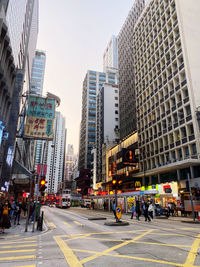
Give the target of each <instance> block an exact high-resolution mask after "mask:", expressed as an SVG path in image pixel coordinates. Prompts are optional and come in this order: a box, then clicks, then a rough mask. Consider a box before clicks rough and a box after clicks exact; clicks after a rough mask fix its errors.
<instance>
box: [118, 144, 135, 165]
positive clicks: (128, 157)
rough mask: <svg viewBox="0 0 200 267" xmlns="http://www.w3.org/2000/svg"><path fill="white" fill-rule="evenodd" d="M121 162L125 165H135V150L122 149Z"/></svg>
mask: <svg viewBox="0 0 200 267" xmlns="http://www.w3.org/2000/svg"><path fill="white" fill-rule="evenodd" d="M122 162H123V164H125V165H127V166H128V165H129V166H131V165H136V163H137V162H138V156H137V155H136V154H135V149H128V148H122Z"/></svg>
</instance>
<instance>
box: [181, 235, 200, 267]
mask: <svg viewBox="0 0 200 267" xmlns="http://www.w3.org/2000/svg"><path fill="white" fill-rule="evenodd" d="M199 238H200V234H199V235H198V236H197V238H196V239H195V240H194V242H193V244H192V247H191V250H190V252H189V253H188V256H187V259H186V262H185V264H184V266H185V267H190V266H193V264H194V262H195V259H196V256H197V253H198V250H199V244H200V239H199Z"/></svg>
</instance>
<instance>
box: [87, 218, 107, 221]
mask: <svg viewBox="0 0 200 267" xmlns="http://www.w3.org/2000/svg"><path fill="white" fill-rule="evenodd" d="M88 220H89V221H95V220H96V221H97V220H107V218H106V217H92V218H88Z"/></svg>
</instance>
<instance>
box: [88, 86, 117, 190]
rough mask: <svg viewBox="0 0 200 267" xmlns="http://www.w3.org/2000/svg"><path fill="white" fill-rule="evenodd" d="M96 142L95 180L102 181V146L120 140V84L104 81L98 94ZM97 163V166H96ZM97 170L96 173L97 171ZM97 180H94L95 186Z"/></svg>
mask: <svg viewBox="0 0 200 267" xmlns="http://www.w3.org/2000/svg"><path fill="white" fill-rule="evenodd" d="M96 120H97V125H96V142H95V150H96V152H95V153H94V157H95V156H96V159H94V162H93V181H94V180H95V179H94V178H95V177H96V182H97V183H99V182H102V178H103V177H102V146H103V144H113V145H114V144H116V143H117V142H118V141H119V90H118V85H116V84H109V83H104V85H103V87H102V88H101V89H100V92H99V94H98V96H97V119H96ZM95 165H96V166H95ZM95 170H96V173H95ZM94 184H95V182H93V186H94Z"/></svg>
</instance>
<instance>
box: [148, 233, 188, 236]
mask: <svg viewBox="0 0 200 267" xmlns="http://www.w3.org/2000/svg"><path fill="white" fill-rule="evenodd" d="M152 235H166V236H170V235H172V236H185V235H182V234H168V233H152Z"/></svg>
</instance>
